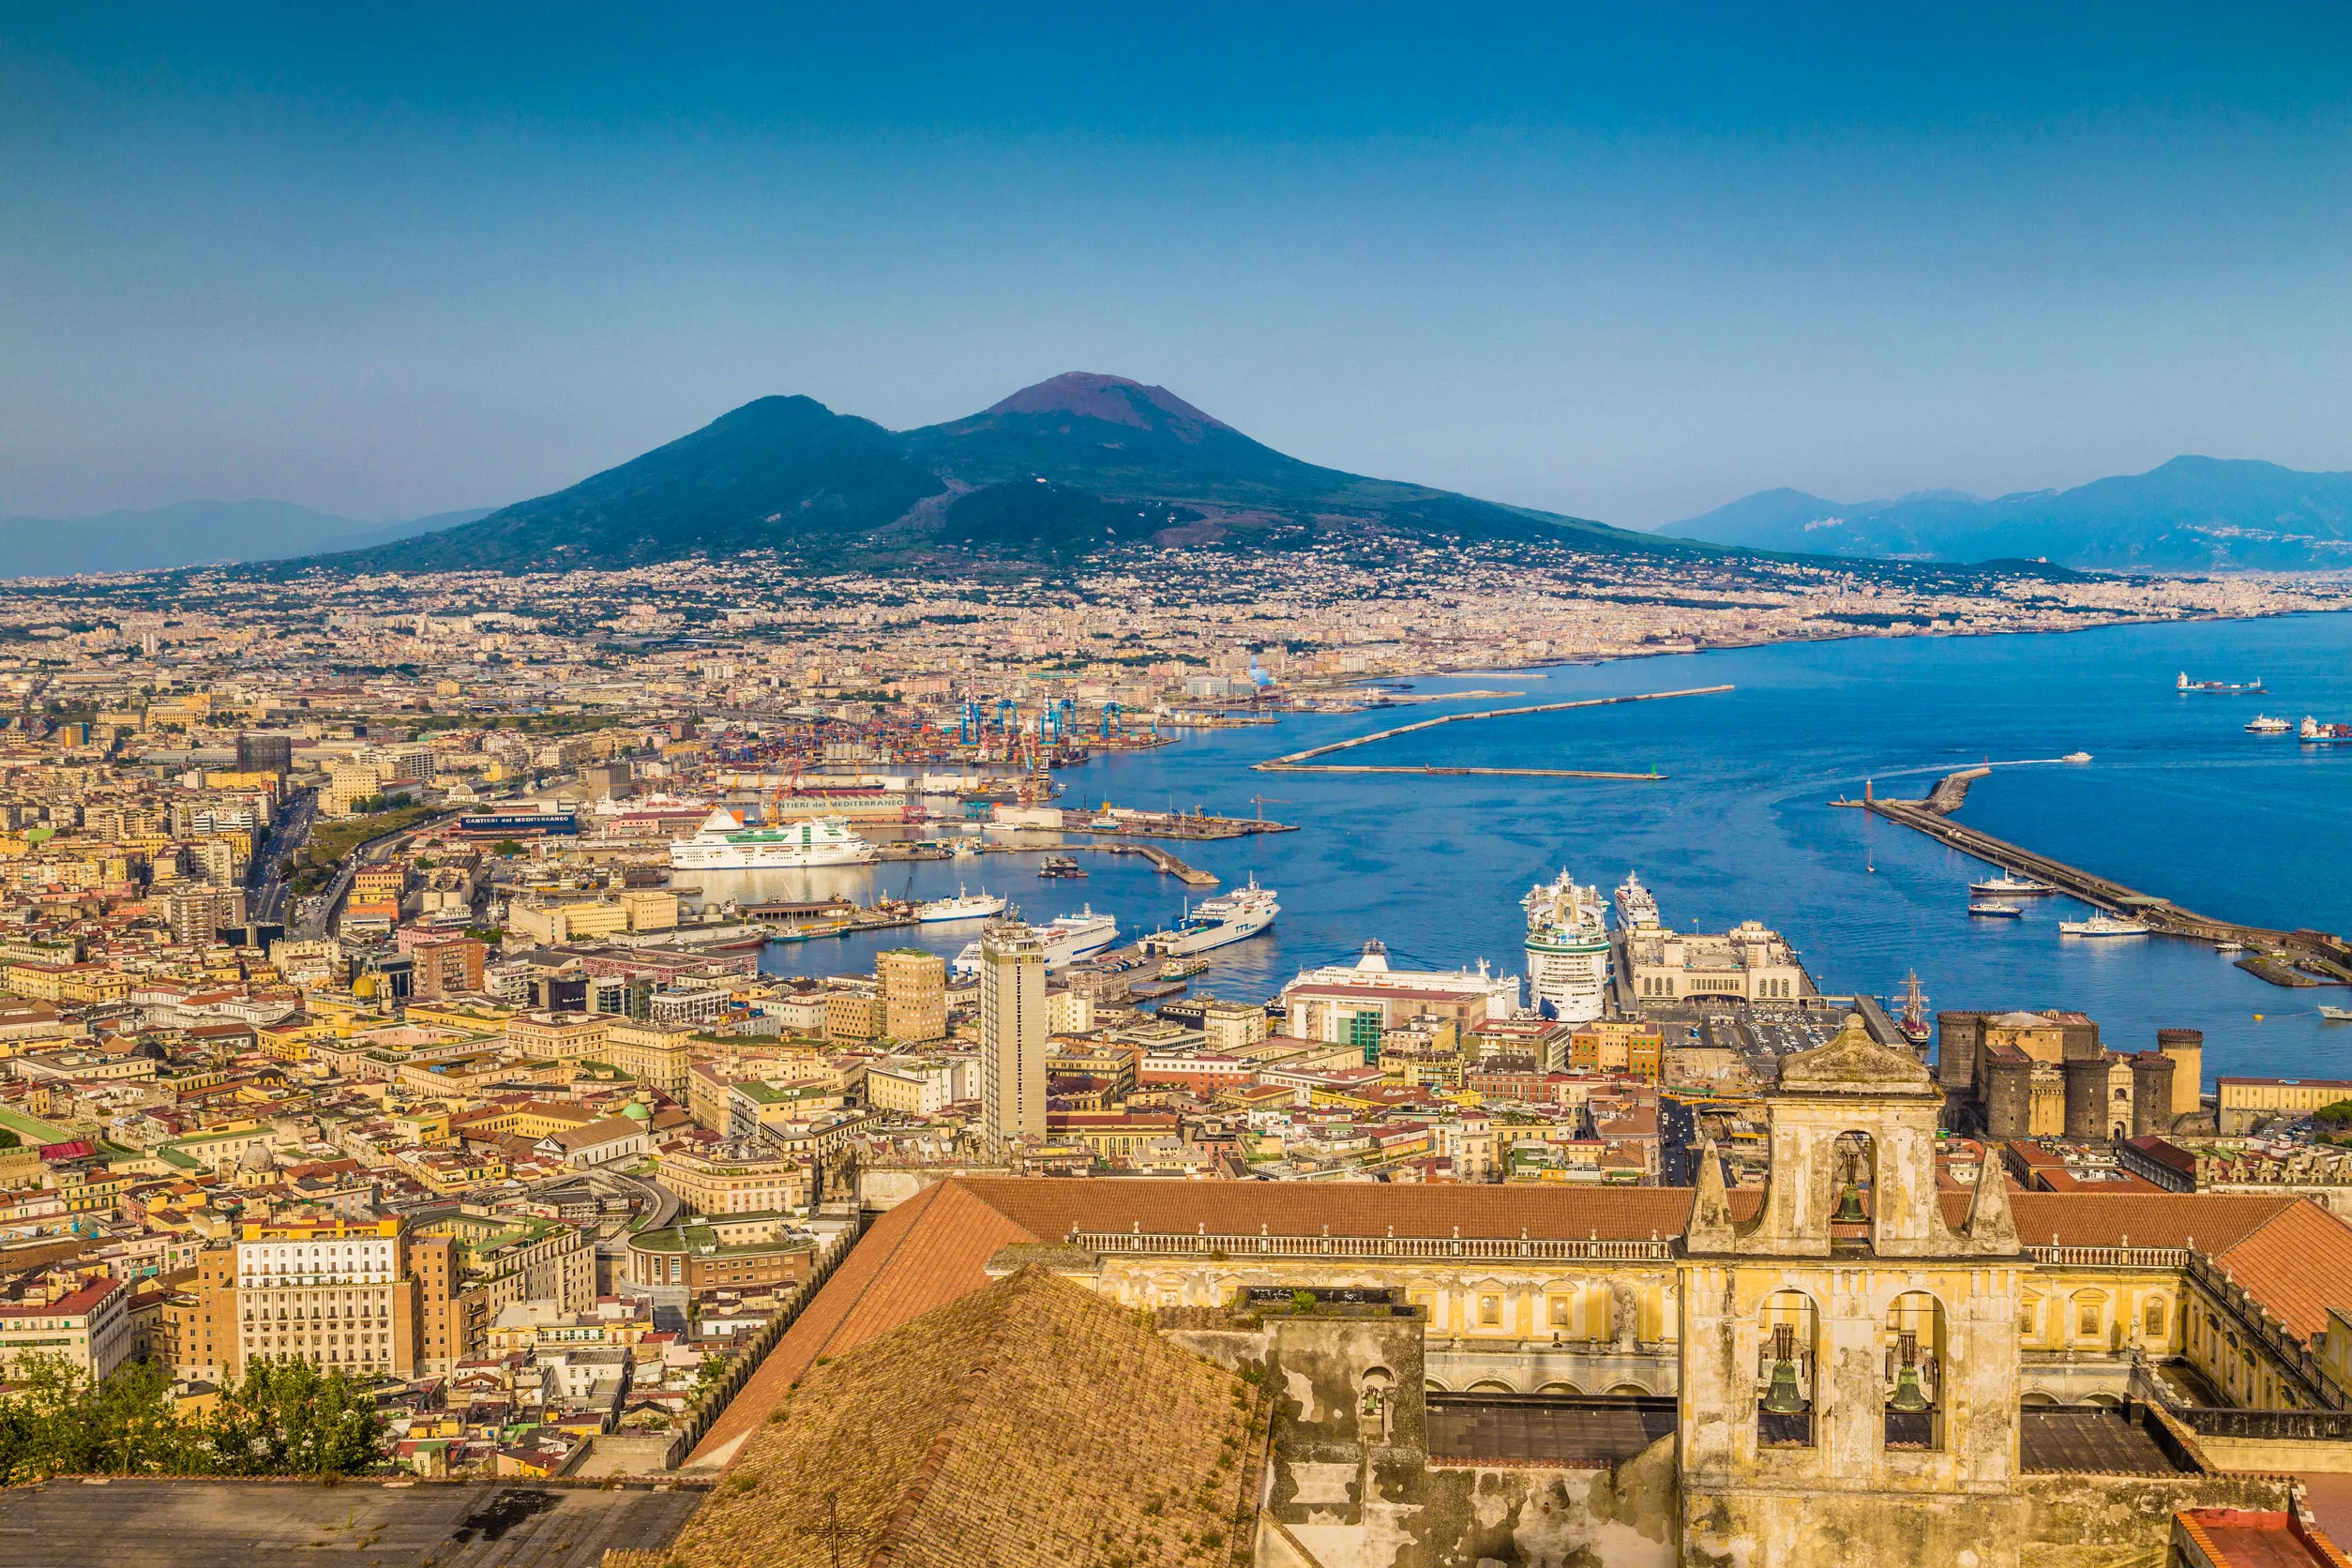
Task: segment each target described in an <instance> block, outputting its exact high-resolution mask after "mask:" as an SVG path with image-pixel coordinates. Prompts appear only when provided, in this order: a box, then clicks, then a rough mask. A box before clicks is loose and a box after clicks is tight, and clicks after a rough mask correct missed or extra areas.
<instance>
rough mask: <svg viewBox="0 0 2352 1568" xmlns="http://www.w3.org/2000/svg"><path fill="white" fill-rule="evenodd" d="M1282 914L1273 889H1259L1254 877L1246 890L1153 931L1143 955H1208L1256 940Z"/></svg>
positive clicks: (1208, 903)
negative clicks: (1227, 947) (1255, 937)
mask: <svg viewBox="0 0 2352 1568" xmlns="http://www.w3.org/2000/svg"><path fill="white" fill-rule="evenodd" d="M1281 912H1282V906H1281V905H1280V904H1279V903H1276V902H1275V901H1274V889H1272V888H1270V887H1260V886H1259V885H1258V878H1257V876H1256V874H1255V873H1253V874H1252V875H1251V877H1250V879H1249V882H1248V885H1247V886H1244V887H1237V888H1235V889H1233V891H1232V892H1230V893H1224V894H1219V895H1218V896H1217V897H1214V898H1210V899H1207V900H1205V901H1204V902H1202V903H1199V904H1197V905H1194V906H1193V907H1191V908H1189V909H1187V910H1186V911H1185V912H1184V919H1183V920H1181V921H1179V922H1178V923H1177V924H1176V925H1175V926H1173V927H1170V928H1169V929H1168V930H1165V931H1153V933H1152V934H1151V935H1150V936H1148V937H1145V938H1143V939H1142V942H1143V947H1144V950H1145V951H1146V952H1150V953H1158V954H1166V955H1167V956H1168V957H1177V958H1182V957H1188V956H1190V955H1192V954H1195V953H1207V952H1210V951H1212V950H1214V949H1215V948H1219V947H1223V946H1226V945H1227V944H1228V943H1230V942H1241V941H1244V940H1245V939H1247V938H1249V937H1254V936H1256V935H1257V934H1258V933H1259V932H1260V931H1262V930H1264V929H1265V928H1266V927H1269V926H1271V925H1273V924H1274V916H1275V915H1277V914H1279V913H1281Z"/></svg>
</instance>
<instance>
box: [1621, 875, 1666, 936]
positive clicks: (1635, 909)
mask: <svg viewBox="0 0 2352 1568" xmlns="http://www.w3.org/2000/svg"><path fill="white" fill-rule="evenodd" d="M1657 924H1658V900H1657V898H1656V897H1654V896H1653V895H1652V894H1651V891H1650V890H1649V889H1648V888H1646V887H1644V886H1642V885H1641V878H1639V877H1638V876H1636V875H1635V874H1634V873H1633V872H1631V871H1628V872H1626V873H1625V880H1624V881H1623V882H1619V883H1618V884H1617V928H1618V929H1619V930H1621V931H1633V930H1638V929H1639V928H1641V927H1644V926H1655V925H1657Z"/></svg>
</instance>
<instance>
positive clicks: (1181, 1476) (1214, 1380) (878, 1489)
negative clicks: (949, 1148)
mask: <svg viewBox="0 0 2352 1568" xmlns="http://www.w3.org/2000/svg"><path fill="white" fill-rule="evenodd" d="M941 1207H942V1204H941V1202H940V1200H939V1199H934V1200H933V1201H932V1203H931V1204H929V1205H927V1211H928V1213H929V1214H930V1217H931V1220H932V1222H933V1223H936V1222H937V1221H938V1219H939V1218H940V1213H939V1211H940V1208H941ZM918 1229H920V1227H918ZM1258 1435H1259V1404H1258V1402H1257V1401H1256V1399H1255V1398H1254V1397H1253V1395H1252V1392H1251V1391H1250V1389H1249V1388H1248V1385H1246V1384H1244V1382H1243V1381H1242V1380H1240V1379H1239V1378H1237V1377H1235V1376H1234V1375H1233V1374H1232V1373H1230V1372H1228V1371H1226V1370H1224V1369H1223V1368H1221V1367H1218V1366H1215V1365H1213V1364H1210V1363H1209V1362H1207V1361H1204V1360H1201V1359H1200V1358H1199V1357H1196V1356H1193V1355H1190V1354H1187V1353H1186V1352H1184V1351H1183V1350H1180V1349H1177V1348H1176V1347H1174V1346H1173V1345H1170V1344H1168V1342H1167V1341H1165V1340H1163V1339H1161V1338H1160V1337H1159V1335H1158V1334H1155V1333H1153V1331H1151V1330H1150V1329H1147V1328H1144V1327H1141V1326H1140V1325H1138V1323H1137V1322H1135V1320H1134V1319H1132V1318H1131V1317H1130V1316H1129V1315H1128V1314H1127V1313H1125V1312H1123V1311H1122V1310H1121V1309H1120V1308H1119V1307H1118V1306H1116V1305H1114V1304H1111V1303H1109V1302H1107V1301H1104V1300H1103V1299H1101V1298H1100V1297H1097V1296H1095V1295H1093V1293H1092V1292H1090V1291H1087V1290H1085V1289H1081V1288H1079V1287H1078V1286H1075V1285H1071V1284H1068V1283H1066V1282H1064V1281H1063V1280H1060V1279H1058V1278H1055V1277H1054V1276H1053V1275H1051V1274H1047V1273H1045V1272H1043V1271H1041V1270H1037V1269H1025V1270H1022V1271H1021V1272H1020V1273H1018V1274H1014V1275H1012V1276H1011V1277H1009V1278H1006V1279H1003V1280H1000V1281H998V1282H996V1283H995V1284H993V1285H990V1286H989V1287H988V1288H987V1289H980V1290H975V1291H972V1292H970V1293H969V1294H966V1295H965V1296H963V1297H962V1298H961V1299H960V1300H957V1301H955V1302H951V1303H949V1304H945V1305H942V1306H938V1307H934V1308H933V1309H932V1310H931V1311H929V1312H927V1313H924V1314H923V1315H921V1316H920V1317H917V1318H915V1319H912V1320H911V1321H908V1322H906V1323H903V1324H901V1325H899V1326H898V1327H897V1328H896V1329H894V1330H892V1331H890V1332H889V1333H886V1334H880V1335H877V1336H875V1337H874V1338H871V1339H869V1340H867V1342H866V1343H865V1344H864V1345H862V1346H860V1347H858V1348H856V1349H852V1350H849V1351H847V1352H846V1353H844V1354H843V1355H841V1356H839V1357H838V1358H837V1359H835V1360H833V1361H832V1362H830V1363H829V1364H826V1365H824V1366H821V1367H814V1368H812V1369H810V1371H809V1372H808V1373H807V1376H806V1377H805V1378H803V1380H801V1382H800V1385H799V1387H798V1388H796V1389H793V1390H791V1391H789V1392H788V1393H787V1394H786V1395H785V1397H784V1399H783V1401H782V1403H780V1404H779V1405H777V1406H776V1408H775V1412H774V1417H773V1419H766V1418H763V1419H762V1420H761V1424H760V1425H759V1427H758V1429H757V1431H756V1433H755V1435H754V1436H753V1437H752V1439H751V1440H750V1441H749V1442H748V1443H747V1444H746V1446H745V1449H744V1453H743V1456H742V1458H741V1459H740V1460H739V1461H737V1463H736V1464H735V1465H734V1466H733V1467H732V1468H731V1470H730V1473H729V1476H728V1479H727V1481H726V1483H725V1484H724V1485H721V1486H720V1487H719V1488H718V1489H717V1490H716V1491H715V1492H714V1493H712V1495H711V1497H710V1500H708V1501H707V1502H705V1503H704V1504H703V1505H702V1507H701V1509H700V1510H699V1511H698V1512H697V1513H696V1514H695V1515H694V1516H693V1517H692V1519H690V1520H689V1521H688V1522H687V1524H686V1529H685V1530H684V1531H683V1532H682V1533H681V1534H680V1536H679V1538H678V1540H677V1542H676V1544H675V1545H673V1546H671V1548H670V1552H669V1558H670V1560H674V1561H676V1562H678V1563H681V1564H683V1565H684V1568H721V1565H723V1568H832V1565H833V1564H837V1563H852V1562H855V1563H882V1562H888V1563H890V1564H893V1565H894V1568H934V1565H936V1568H951V1565H952V1568H998V1565H1003V1568H1014V1565H1021V1568H1027V1565H1031V1564H1036V1565H1039V1568H1056V1565H1061V1564H1070V1565H1073V1568H1075V1565H1078V1564H1087V1565H1090V1568H1092V1565H1095V1564H1100V1563H1104V1562H1124V1563H1131V1564H1134V1565H1135V1568H1179V1565H1183V1564H1193V1563H1214V1562H1224V1561H1229V1560H1231V1555H1232V1554H1233V1553H1234V1552H1235V1551H1236V1550H1237V1548H1238V1549H1246V1542H1245V1537H1244V1530H1246V1529H1247V1527H1248V1524H1249V1520H1250V1515H1252V1514H1253V1513H1254V1502H1255V1489H1254V1485H1253V1482H1254V1473H1253V1470H1254V1468H1253V1467H1252V1466H1251V1465H1250V1464H1249V1463H1247V1462H1246V1461H1247V1458H1248V1456H1249V1455H1251V1454H1253V1453H1254V1452H1255V1449H1256V1447H1257V1439H1258Z"/></svg>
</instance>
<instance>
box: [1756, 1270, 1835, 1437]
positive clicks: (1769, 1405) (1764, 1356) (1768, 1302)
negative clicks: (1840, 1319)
mask: <svg viewBox="0 0 2352 1568" xmlns="http://www.w3.org/2000/svg"><path fill="white" fill-rule="evenodd" d="M1819 1349H1820V1345H1819V1330H1818V1317H1817V1313H1816V1312H1815V1310H1814V1305H1813V1298H1812V1297H1810V1296H1808V1295H1806V1294H1805V1293H1804V1292H1802V1290H1781V1291H1776V1292H1774V1293H1773V1294H1772V1295H1771V1296H1768V1297H1766V1298H1765V1300H1764V1305H1763V1309H1762V1310H1761V1311H1760V1312H1758V1313H1757V1315H1756V1446H1757V1447H1758V1448H1810V1447H1812V1446H1813V1442H1814V1400H1813V1391H1814V1367H1815V1364H1816V1363H1815V1357H1816V1355H1817V1353H1818V1350H1819Z"/></svg>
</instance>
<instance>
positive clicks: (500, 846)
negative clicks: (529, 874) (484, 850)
mask: <svg viewBox="0 0 2352 1568" xmlns="http://www.w3.org/2000/svg"><path fill="white" fill-rule="evenodd" d="M490 852H491V853H492V854H503V855H505V857H506V858H507V859H508V860H512V859H514V858H515V856H517V855H519V854H520V853H522V846H521V845H520V844H519V843H517V842H516V841H515V840H513V839H512V838H501V839H500V840H499V841H498V842H497V843H495V844H492V845H491V846H490Z"/></svg>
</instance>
